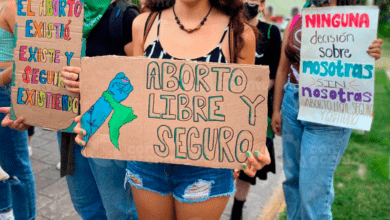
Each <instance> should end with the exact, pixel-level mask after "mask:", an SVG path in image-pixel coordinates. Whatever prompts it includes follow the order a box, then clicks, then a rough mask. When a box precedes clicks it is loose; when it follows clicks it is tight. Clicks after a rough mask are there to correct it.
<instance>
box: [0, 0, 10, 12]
mask: <svg viewBox="0 0 390 220" xmlns="http://www.w3.org/2000/svg"><path fill="white" fill-rule="evenodd" d="M7 1H8V0H5V2H4V3H3V4H2V5H1V6H0V11H1V10H3V7H4V5H5V4H6V3H7Z"/></svg>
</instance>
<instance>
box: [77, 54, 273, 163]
mask: <svg viewBox="0 0 390 220" xmlns="http://www.w3.org/2000/svg"><path fill="white" fill-rule="evenodd" d="M81 63H82V64H81V66H82V69H83V72H82V74H81V97H82V102H81V113H82V119H81V124H82V128H83V129H85V130H86V132H87V134H86V136H85V139H84V140H85V141H86V143H87V145H86V147H85V149H84V150H83V152H82V153H83V155H84V156H86V157H98V158H107V159H119V160H136V161H147V162H161V163H174V164H189V165H196V166H204V167H220V168H234V167H235V168H241V167H242V166H241V165H240V163H241V162H244V161H246V160H247V156H246V154H245V153H246V151H252V152H253V151H255V150H259V151H260V152H264V150H265V138H266V130H267V94H268V81H269V68H268V66H255V65H237V64H219V63H203V62H187V61H175V60H158V59H146V58H131V57H115V56H106V57H95V58H89V57H87V58H83V59H82V62H81Z"/></svg>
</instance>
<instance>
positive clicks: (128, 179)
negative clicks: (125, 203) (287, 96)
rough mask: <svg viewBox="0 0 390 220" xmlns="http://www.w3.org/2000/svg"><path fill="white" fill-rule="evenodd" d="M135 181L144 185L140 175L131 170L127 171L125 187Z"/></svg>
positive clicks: (138, 184)
mask: <svg viewBox="0 0 390 220" xmlns="http://www.w3.org/2000/svg"><path fill="white" fill-rule="evenodd" d="M127 182H129V183H133V184H134V185H137V186H142V179H141V177H140V176H139V175H137V174H133V173H131V172H130V171H129V170H127V172H126V178H125V189H126V183H127Z"/></svg>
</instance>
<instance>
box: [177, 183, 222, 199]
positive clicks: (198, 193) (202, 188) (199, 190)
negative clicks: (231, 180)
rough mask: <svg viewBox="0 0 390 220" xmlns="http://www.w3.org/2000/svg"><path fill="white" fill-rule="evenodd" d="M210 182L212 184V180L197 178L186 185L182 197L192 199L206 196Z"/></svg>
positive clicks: (207, 195)
mask: <svg viewBox="0 0 390 220" xmlns="http://www.w3.org/2000/svg"><path fill="white" fill-rule="evenodd" d="M212 184H214V181H206V180H198V181H197V182H195V183H194V184H192V185H189V186H188V187H187V189H186V190H185V191H184V195H183V198H185V199H193V200H197V199H202V198H207V197H209V196H210V193H211V186H212Z"/></svg>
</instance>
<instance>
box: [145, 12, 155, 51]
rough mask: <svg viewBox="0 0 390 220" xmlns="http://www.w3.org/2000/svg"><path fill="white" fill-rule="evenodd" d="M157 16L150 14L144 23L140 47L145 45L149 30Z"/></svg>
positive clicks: (153, 13)
mask: <svg viewBox="0 0 390 220" xmlns="http://www.w3.org/2000/svg"><path fill="white" fill-rule="evenodd" d="M157 15H158V12H152V13H150V14H149V16H148V19H147V20H146V23H145V29H144V40H143V44H142V45H144V44H145V41H146V38H147V37H148V34H149V32H150V29H151V28H152V26H153V23H154V20H155V19H156V17H157Z"/></svg>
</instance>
